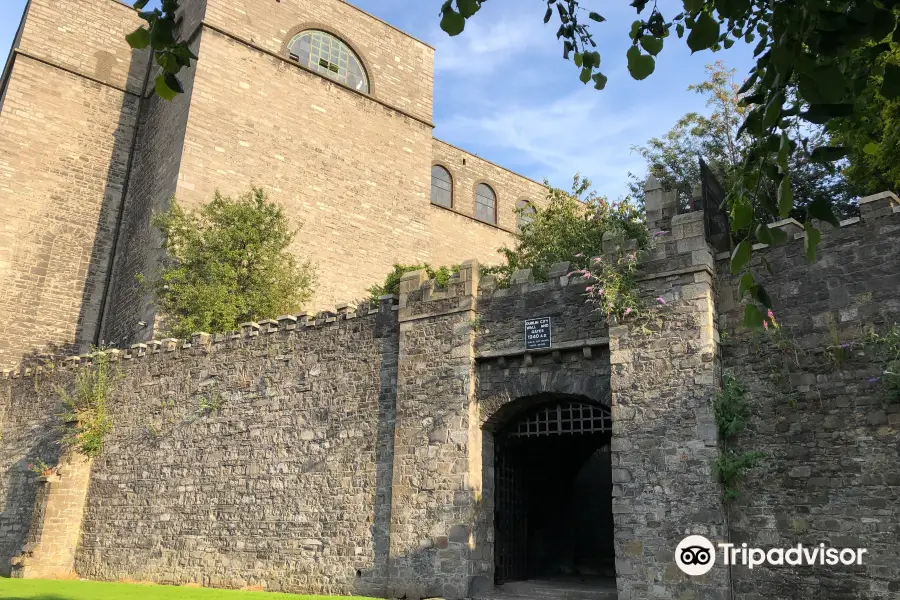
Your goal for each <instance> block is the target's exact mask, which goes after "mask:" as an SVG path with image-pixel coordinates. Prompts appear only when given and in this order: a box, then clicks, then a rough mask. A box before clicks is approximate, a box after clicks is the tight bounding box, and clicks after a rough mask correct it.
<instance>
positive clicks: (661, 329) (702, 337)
mask: <svg viewBox="0 0 900 600" xmlns="http://www.w3.org/2000/svg"><path fill="white" fill-rule="evenodd" d="M645 203H646V209H647V225H648V228H649V229H650V231H651V232H653V233H654V234H656V233H659V234H660V235H656V236H655V239H656V247H655V248H654V249H653V251H652V253H651V255H650V256H649V257H648V259H647V261H646V263H645V264H644V268H643V269H642V271H641V277H640V279H639V283H640V289H641V293H642V295H643V296H644V297H645V299H646V301H647V303H648V305H649V308H648V309H646V310H644V311H642V312H639V313H638V314H637V315H636V316H635V317H634V318H633V319H631V320H628V321H625V322H624V323H621V324H617V325H615V326H613V327H610V330H609V338H610V339H609V346H610V363H611V371H612V374H611V378H610V387H611V389H612V418H613V439H612V448H611V450H612V469H613V472H612V478H613V505H612V510H613V513H614V514H613V518H614V521H615V534H616V535H615V545H616V580H617V585H618V589H619V600H638V599H641V600H643V599H645V598H660V599H663V598H704V599H708V600H714V599H719V598H721V599H725V598H730V597H731V589H730V580H729V571H728V569H727V567H723V566H722V565H720V564H717V565H716V567H715V568H713V569H712V570H711V571H710V572H709V573H707V574H705V575H703V576H701V577H695V578H692V577H688V576H687V575H685V574H684V573H682V572H681V571H680V570H679V569H678V567H677V565H676V564H675V560H674V557H675V548H676V546H677V545H678V543H679V542H680V541H681V540H682V539H683V538H684V537H686V536H687V535H689V534H691V535H702V536H705V537H706V538H708V539H711V540H721V539H723V538H725V537H726V536H727V528H726V527H727V525H726V519H725V511H724V507H723V505H722V491H721V488H720V486H719V484H718V482H717V480H716V475H715V472H714V464H715V459H716V457H717V456H718V454H719V439H718V433H717V430H716V424H715V418H714V414H713V408H712V404H713V399H714V398H715V396H716V394H717V393H718V391H719V389H720V378H719V375H720V374H719V363H718V358H717V342H718V339H719V338H718V333H717V330H716V323H715V315H716V306H715V294H714V288H713V277H714V273H713V257H712V255H711V253H710V250H709V248H708V246H707V243H706V239H705V237H704V231H703V220H702V219H703V213H689V214H684V215H676V214H675V213H676V194H675V193H674V192H664V191H663V190H662V188H661V186H660V185H659V183H658V182H656V180H655V179H654V178H652V177H651V179H650V181H648V182H647V186H646V196H645ZM604 250H606V248H604Z"/></svg>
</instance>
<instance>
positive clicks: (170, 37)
mask: <svg viewBox="0 0 900 600" xmlns="http://www.w3.org/2000/svg"><path fill="white" fill-rule="evenodd" d="M174 43H175V21H174V20H172V19H156V21H154V22H153V27H152V28H151V29H150V45H151V46H152V47H153V49H154V50H165V49H166V48H168V47H169V46H171V45H172V44H174Z"/></svg>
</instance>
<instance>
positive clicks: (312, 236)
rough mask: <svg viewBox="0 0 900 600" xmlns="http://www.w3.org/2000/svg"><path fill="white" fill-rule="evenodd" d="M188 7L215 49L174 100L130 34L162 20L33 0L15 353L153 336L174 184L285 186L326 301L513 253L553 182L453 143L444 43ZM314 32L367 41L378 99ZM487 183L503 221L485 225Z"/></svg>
mask: <svg viewBox="0 0 900 600" xmlns="http://www.w3.org/2000/svg"><path fill="white" fill-rule="evenodd" d="M183 14H184V22H183V24H182V31H181V34H182V35H184V36H185V37H189V38H190V40H191V43H192V48H193V49H194V51H195V53H196V54H198V55H199V56H200V60H199V61H198V62H197V64H196V66H195V67H193V68H191V69H190V70H188V71H186V72H185V73H183V74H182V75H181V79H182V82H183V83H184V85H185V88H186V93H185V94H183V95H181V96H179V97H178V98H176V100H175V101H174V102H172V103H169V102H165V101H161V100H159V99H158V98H156V97H155V96H154V95H153V93H152V85H151V86H147V87H145V86H144V82H145V79H146V76H147V70H146V66H147V64H148V62H147V61H148V60H149V57H148V56H147V54H146V52H139V53H137V52H136V53H133V56H132V53H131V51H130V49H129V48H128V46H127V44H126V43H125V41H124V35H125V34H126V33H127V32H129V31H132V30H133V29H135V28H136V27H137V26H138V25H139V24H141V22H142V21H141V20H140V19H139V18H138V17H137V15H136V14H135V13H134V11H133V10H131V9H129V7H128V6H126V5H124V4H122V3H120V2H116V1H115V0H64V1H61V2H51V1H50V0H34V2H32V3H31V4H30V5H29V9H28V13H27V19H25V22H24V26H23V28H22V35H21V39H20V43H19V45H20V47H21V48H20V49H19V50H17V51H16V53H15V54H14V55H13V58H14V61H13V63H12V70H11V76H10V77H9V78H8V85H6V88H5V92H6V93H5V94H4V96H3V104H2V105H0V106H2V107H3V108H2V112H0V128H2V130H4V131H9V135H8V136H5V137H4V139H5V140H9V141H11V142H14V143H9V144H3V145H2V146H0V158H2V160H0V163H2V164H3V165H6V166H5V167H3V168H4V169H5V170H4V173H6V174H7V177H5V178H3V183H2V184H0V192H2V193H3V200H4V201H3V205H4V206H5V207H8V208H5V209H4V211H5V212H3V213H0V223H3V224H4V225H5V226H4V227H3V228H0V229H2V230H3V233H0V283H2V284H3V286H4V289H12V290H15V292H14V293H13V294H10V295H8V296H7V297H6V301H5V302H4V301H2V300H0V324H2V325H3V327H4V329H5V330H6V331H8V332H9V335H7V336H4V340H3V341H0V365H2V366H4V367H6V366H9V367H11V366H13V365H15V364H17V363H18V362H19V361H20V360H22V359H23V358H28V357H29V355H31V354H34V353H39V352H44V351H47V350H51V349H53V348H52V346H57V347H59V348H57V349H58V350H60V352H62V353H65V352H66V351H72V350H77V351H84V350H86V349H87V347H89V346H90V345H91V344H93V343H96V342H100V341H105V342H116V343H120V344H122V343H124V344H125V345H127V344H129V343H132V342H134V341H141V340H143V341H146V340H148V339H150V338H151V337H153V335H154V323H155V322H156V321H157V318H158V315H157V314H156V313H157V309H156V307H155V306H154V305H153V303H152V300H151V299H150V298H149V297H148V296H147V295H146V293H145V292H146V288H143V287H141V286H140V285H139V284H138V281H137V280H136V278H135V277H136V275H138V274H141V275H144V276H146V277H148V278H150V279H152V278H153V276H154V274H155V271H156V268H157V266H158V265H159V260H160V249H159V248H160V240H159V236H158V233H157V232H155V231H154V230H153V228H152V227H151V225H150V220H151V216H152V213H153V212H154V211H161V210H164V209H165V208H166V207H167V206H168V203H169V201H170V199H171V197H172V196H173V195H175V196H177V197H178V198H179V200H180V201H181V202H182V203H183V204H184V205H185V206H186V207H187V208H189V209H191V208H196V207H198V206H199V205H200V204H202V203H206V202H209V201H210V200H211V199H212V197H213V194H214V193H215V191H216V190H220V191H221V192H223V193H225V194H241V193H245V192H247V191H248V190H249V188H250V187H251V186H252V185H256V186H260V187H263V188H265V189H266V191H267V192H268V193H269V195H270V197H271V198H272V199H273V200H274V201H276V202H278V203H280V204H281V205H283V206H284V208H285V209H286V213H287V214H288V216H289V217H290V218H291V219H292V221H293V223H294V224H295V225H298V226H301V225H302V228H301V229H300V232H299V235H298V236H297V239H296V243H295V245H294V247H293V250H294V251H296V253H297V254H298V256H300V257H301V258H302V259H308V260H310V261H311V262H313V263H314V264H315V265H316V266H317V268H318V269H317V270H318V274H319V282H318V286H317V289H316V292H315V294H314V299H313V301H312V302H311V303H310V308H314V309H320V308H326V307H329V306H333V305H334V304H335V303H336V302H340V301H345V300H347V299H348V298H354V297H356V298H361V297H363V296H365V295H366V290H367V289H368V288H369V287H370V286H372V285H374V284H376V283H380V282H382V281H383V279H384V277H385V275H386V274H387V273H388V272H389V271H390V270H391V268H392V267H393V265H394V264H395V263H421V262H428V263H430V264H432V265H435V266H439V265H452V264H458V263H459V262H460V261H462V260H465V259H467V258H471V257H475V258H477V259H479V260H480V261H482V262H483V263H487V264H493V263H496V262H498V260H499V255H498V254H497V249H498V248H499V247H501V246H504V245H509V244H512V242H513V238H512V236H511V234H510V233H511V232H512V231H514V229H515V220H516V219H515V214H514V209H515V203H516V201H517V200H518V199H520V198H528V199H532V200H534V201H535V202H541V201H542V200H543V199H544V197H545V189H544V188H543V187H542V186H541V185H540V184H537V183H535V182H533V181H531V180H528V179H526V178H524V177H522V176H519V175H516V174H514V173H511V172H509V171H507V170H505V169H502V168H500V167H498V166H496V165H493V164H491V163H489V162H488V161H485V160H483V159H480V158H478V157H475V156H472V155H469V154H467V153H465V152H464V151H462V150H458V149H456V148H453V147H451V146H449V145H447V144H444V143H443V142H436V141H434V140H433V138H432V128H433V125H432V123H431V118H432V94H433V68H434V67H433V62H434V61H433V54H434V50H433V49H432V48H430V47H429V46H427V45H426V44H423V43H422V42H420V41H418V40H415V39H414V38H412V37H410V36H408V35H406V34H404V33H402V32H400V31H398V30H396V29H395V28H393V27H391V26H390V25H388V24H386V23H384V22H382V21H380V20H379V19H377V18H375V17H373V16H371V15H368V14H366V13H364V12H363V11H360V10H359V9H357V8H355V7H353V6H351V5H349V4H347V3H346V2H342V1H338V0H328V1H327V2H310V1H307V0H284V1H282V2H256V1H255V0H254V1H253V2H250V1H247V0H189V1H186V2H185V3H184V6H183ZM61 22H65V23H66V25H65V26H64V27H60V26H59V23H61ZM97 24H101V25H102V27H100V29H101V32H100V33H98V34H97V35H86V34H84V32H85V31H92V30H93V28H96V26H97ZM306 28H318V29H325V30H328V31H331V32H333V33H334V34H337V35H339V36H340V37H341V38H342V39H344V40H345V41H346V42H347V43H348V44H349V45H350V46H351V47H352V48H354V49H355V50H356V51H357V52H358V53H359V55H360V57H361V58H362V60H363V61H364V62H365V65H366V68H367V69H368V75H369V79H370V83H371V93H370V94H368V95H366V94H361V93H359V92H357V91H355V90H351V89H349V88H348V87H346V86H344V85H341V84H339V83H337V82H335V81H333V80H331V79H329V78H327V77H324V76H322V75H320V74H318V73H314V72H312V71H310V70H308V69H304V68H302V67H301V66H300V65H298V64H296V63H295V62H293V61H291V60H290V59H289V58H288V57H287V44H288V42H289V41H290V39H291V38H292V36H293V35H294V34H295V33H297V32H299V31H300V30H302V29H306ZM57 29H58V31H57ZM17 39H19V38H17ZM85 40H86V41H85ZM83 41H84V42H85V43H82V42H83ZM154 75H155V73H154ZM151 83H152V82H151ZM136 130H137V140H136V141H135V142H134V144H133V143H132V142H133V138H134V137H135V131H136ZM48 136H51V137H52V138H53V139H52V140H51V139H50V138H48ZM59 140H63V141H62V142H59ZM66 140H68V142H66ZM67 144H68V145H67ZM70 146H71V147H70ZM436 155H438V158H437V160H439V161H441V162H442V163H445V164H447V165H448V168H450V169H451V171H452V172H453V173H454V175H455V176H456V177H457V178H458V182H459V185H460V186H464V187H465V188H466V190H463V188H462V187H460V188H459V191H458V196H459V201H458V203H457V205H456V209H454V210H447V209H444V208H442V207H438V206H434V205H432V204H431V203H430V201H429V199H430V166H431V164H432V163H433V162H434V161H435V156H436ZM463 162H465V163H466V164H465V165H463V164H462V163H463ZM457 163H459V164H457ZM482 180H483V181H488V182H490V183H491V184H492V185H493V186H494V189H495V191H496V192H497V194H498V197H499V203H500V206H499V223H498V226H494V225H490V224H486V223H481V222H479V221H476V220H475V219H473V218H472V213H473V208H474V207H473V194H474V186H475V184H476V183H477V182H479V181H482ZM12 207H15V211H14V212H13V211H12ZM351 241H352V242H351ZM73 250H74V251H73ZM113 255H115V256H113ZM26 310H27V311H30V312H27V313H26V312H23V311H26ZM101 313H102V314H101ZM35 315H40V316H35Z"/></svg>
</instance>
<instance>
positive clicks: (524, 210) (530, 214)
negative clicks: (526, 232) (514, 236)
mask: <svg viewBox="0 0 900 600" xmlns="http://www.w3.org/2000/svg"><path fill="white" fill-rule="evenodd" d="M532 219H534V204H532V203H531V202H529V201H528V200H519V201H518V202H516V227H518V229H519V231H522V227H524V226H525V225H527V224H528V223H531V221H532Z"/></svg>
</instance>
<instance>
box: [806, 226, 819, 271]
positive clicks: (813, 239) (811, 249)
mask: <svg viewBox="0 0 900 600" xmlns="http://www.w3.org/2000/svg"><path fill="white" fill-rule="evenodd" d="M803 228H804V229H806V239H805V240H804V241H803V247H804V248H805V249H806V260H808V261H809V262H813V261H814V260H816V248H817V247H818V245H819V242H820V241H821V240H822V233H821V232H820V231H819V230H818V229H816V228H815V227H814V226H813V224H812V221H807V222H806V223H805V224H804V226H803Z"/></svg>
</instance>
